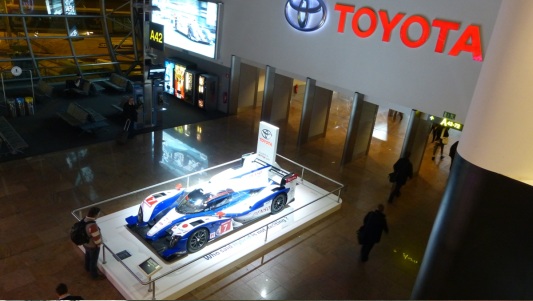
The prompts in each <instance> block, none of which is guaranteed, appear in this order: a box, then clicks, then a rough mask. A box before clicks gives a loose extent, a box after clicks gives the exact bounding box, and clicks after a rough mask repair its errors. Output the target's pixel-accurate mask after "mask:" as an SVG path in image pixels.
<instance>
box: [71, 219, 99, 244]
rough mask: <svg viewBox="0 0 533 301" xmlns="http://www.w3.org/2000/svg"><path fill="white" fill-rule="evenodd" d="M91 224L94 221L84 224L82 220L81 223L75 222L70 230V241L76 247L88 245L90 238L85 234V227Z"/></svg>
mask: <svg viewBox="0 0 533 301" xmlns="http://www.w3.org/2000/svg"><path fill="white" fill-rule="evenodd" d="M91 223H94V221H89V222H85V220H83V219H82V220H81V221H78V222H75V223H74V225H72V228H70V240H72V242H73V243H75V244H76V245H78V246H80V245H83V244H86V243H88V242H89V240H90V239H91V238H90V237H89V235H88V234H87V230H85V226H87V224H91Z"/></svg>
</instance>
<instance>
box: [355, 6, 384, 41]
mask: <svg viewBox="0 0 533 301" xmlns="http://www.w3.org/2000/svg"><path fill="white" fill-rule="evenodd" d="M362 15H367V16H368V17H369V18H370V26H369V27H368V29H366V30H361V28H359V18H361V16H362ZM377 26H378V17H377V16H376V12H374V11H373V10H372V9H370V8H368V7H363V8H360V9H359V10H357V12H355V14H354V15H353V18H352V30H353V32H354V33H355V35H356V36H358V37H360V38H368V37H369V36H371V35H372V34H373V33H374V31H376V27H377Z"/></svg>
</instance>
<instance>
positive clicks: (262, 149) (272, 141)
mask: <svg viewBox="0 0 533 301" xmlns="http://www.w3.org/2000/svg"><path fill="white" fill-rule="evenodd" d="M278 136H279V128H278V127H276V126H273V125H271V124H269V123H266V122H264V121H261V122H260V123H259V133H258V135H257V157H258V158H259V159H261V160H263V161H265V162H267V163H269V164H274V163H275V162H276V154H277V151H278Z"/></svg>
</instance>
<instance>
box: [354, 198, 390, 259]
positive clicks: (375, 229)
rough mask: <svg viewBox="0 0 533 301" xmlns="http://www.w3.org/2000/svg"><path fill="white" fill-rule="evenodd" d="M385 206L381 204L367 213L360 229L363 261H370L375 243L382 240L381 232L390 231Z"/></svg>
mask: <svg viewBox="0 0 533 301" xmlns="http://www.w3.org/2000/svg"><path fill="white" fill-rule="evenodd" d="M384 211H385V206H383V205H382V204H379V205H378V207H377V209H376V210H374V211H370V212H368V213H367V214H366V216H365V218H364V220H363V227H362V228H361V229H360V242H361V258H360V259H361V261H362V262H366V261H368V255H369V254H370V251H371V250H372V248H373V247H374V245H375V244H377V243H378V242H380V240H381V233H382V232H385V233H387V234H388V233H389V227H388V225H387V219H386V216H385V214H384V213H383V212H384Z"/></svg>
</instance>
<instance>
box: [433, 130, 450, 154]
mask: <svg viewBox="0 0 533 301" xmlns="http://www.w3.org/2000/svg"><path fill="white" fill-rule="evenodd" d="M449 136H450V134H449V133H448V128H445V129H443V130H442V132H441V134H440V136H439V137H438V138H437V141H436V143H435V146H434V147H433V156H432V157H431V160H435V153H437V150H438V149H439V148H440V158H441V159H444V154H443V153H444V146H445V145H446V144H448V137H449Z"/></svg>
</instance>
